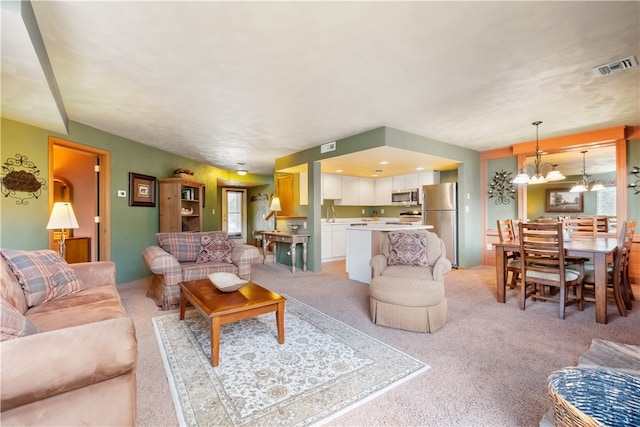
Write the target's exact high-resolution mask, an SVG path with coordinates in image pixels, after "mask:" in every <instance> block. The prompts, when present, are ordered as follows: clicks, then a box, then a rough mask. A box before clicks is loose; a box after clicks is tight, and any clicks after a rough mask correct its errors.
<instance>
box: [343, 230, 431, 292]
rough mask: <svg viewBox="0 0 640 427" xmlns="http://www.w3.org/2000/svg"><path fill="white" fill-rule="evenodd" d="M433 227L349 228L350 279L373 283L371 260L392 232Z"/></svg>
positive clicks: (347, 260) (348, 256)
mask: <svg viewBox="0 0 640 427" xmlns="http://www.w3.org/2000/svg"><path fill="white" fill-rule="evenodd" d="M432 228H433V226H432V225H422V224H414V223H407V224H406V225H405V224H365V225H352V226H350V227H347V257H346V270H347V273H348V275H349V279H353V280H358V281H360V282H364V283H367V284H368V283H370V282H371V267H370V266H369V260H370V259H371V257H373V256H374V255H378V254H379V253H380V244H381V243H382V239H383V238H384V237H385V236H386V235H387V233H389V232H390V231H400V230H430V229H432Z"/></svg>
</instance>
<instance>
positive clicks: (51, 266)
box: [1, 249, 84, 307]
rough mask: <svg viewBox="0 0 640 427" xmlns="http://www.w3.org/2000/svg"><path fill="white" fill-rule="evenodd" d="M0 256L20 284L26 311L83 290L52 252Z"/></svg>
mask: <svg viewBox="0 0 640 427" xmlns="http://www.w3.org/2000/svg"><path fill="white" fill-rule="evenodd" d="M1 253H2V257H3V258H4V259H5V260H6V261H7V264H9V267H11V270H12V271H13V274H14V275H15V276H16V278H17V279H18V282H20V285H21V286H22V289H23V291H24V294H25V297H26V300H27V306H28V307H34V306H37V305H40V304H43V303H45V302H47V301H51V300H53V299H54V298H58V297H62V296H65V295H70V294H73V293H76V292H79V291H81V290H82V289H83V288H84V287H83V285H82V282H81V281H80V279H79V278H78V275H77V274H76V273H75V271H74V270H73V269H72V268H71V267H70V266H69V264H67V262H66V261H65V260H64V259H63V258H62V257H61V256H60V255H58V254H57V253H56V252H54V251H52V250H49V249H44V250H39V251H20V250H15V249H3V250H2V251H1Z"/></svg>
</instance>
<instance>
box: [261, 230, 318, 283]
mask: <svg viewBox="0 0 640 427" xmlns="http://www.w3.org/2000/svg"><path fill="white" fill-rule="evenodd" d="M310 236H311V235H310V234H293V233H286V232H284V231H263V232H262V263H263V264H264V263H265V262H266V260H267V248H268V247H269V243H271V242H281V243H289V244H290V245H291V271H292V272H293V273H295V272H296V245H297V244H298V243H302V271H307V243H309V237H310ZM273 263H274V264H275V263H276V249H275V247H274V249H273Z"/></svg>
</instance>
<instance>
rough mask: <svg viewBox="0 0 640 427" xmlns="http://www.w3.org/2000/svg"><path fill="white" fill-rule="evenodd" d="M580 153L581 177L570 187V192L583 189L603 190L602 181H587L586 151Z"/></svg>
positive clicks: (578, 191)
mask: <svg viewBox="0 0 640 427" xmlns="http://www.w3.org/2000/svg"><path fill="white" fill-rule="evenodd" d="M581 153H582V179H581V180H580V181H578V182H576V184H575V185H574V186H573V187H571V190H570V191H571V192H572V193H573V192H577V193H582V192H583V191H589V190H591V191H602V190H604V185H603V184H602V181H599V180H595V181H589V175H587V166H586V154H587V151H581Z"/></svg>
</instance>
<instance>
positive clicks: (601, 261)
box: [493, 237, 618, 323]
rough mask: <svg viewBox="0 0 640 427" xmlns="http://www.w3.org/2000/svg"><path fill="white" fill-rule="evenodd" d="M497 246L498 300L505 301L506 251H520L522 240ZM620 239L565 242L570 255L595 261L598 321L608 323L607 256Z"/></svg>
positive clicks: (609, 238) (612, 251)
mask: <svg viewBox="0 0 640 427" xmlns="http://www.w3.org/2000/svg"><path fill="white" fill-rule="evenodd" d="M493 245H494V246H495V248H496V278H497V280H496V282H497V288H498V289H497V296H496V299H497V300H498V302H505V296H504V294H505V287H506V280H507V276H506V268H505V267H506V263H507V261H506V253H507V252H520V241H519V240H518V239H516V240H509V241H505V242H501V243H494V244H493ZM617 245H618V240H617V239H615V238H612V237H596V238H595V239H572V240H570V241H565V242H564V250H565V252H566V254H567V255H569V256H578V257H584V258H589V259H591V260H592V261H593V268H594V269H593V271H594V275H595V282H596V283H595V288H596V322H598V323H607V257H608V256H610V255H612V254H613V253H614V252H615V250H616V247H617Z"/></svg>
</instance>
